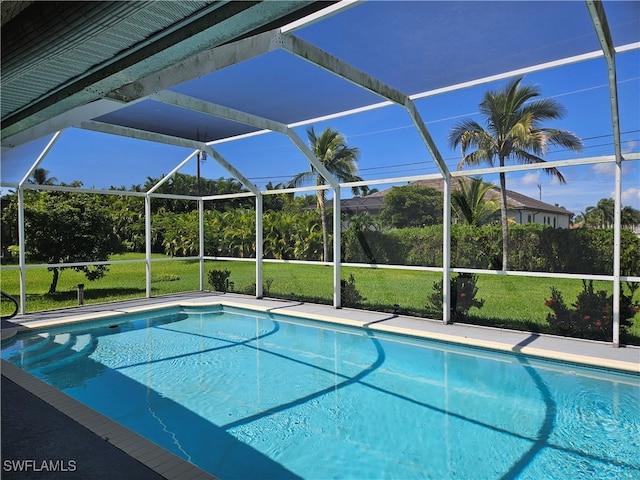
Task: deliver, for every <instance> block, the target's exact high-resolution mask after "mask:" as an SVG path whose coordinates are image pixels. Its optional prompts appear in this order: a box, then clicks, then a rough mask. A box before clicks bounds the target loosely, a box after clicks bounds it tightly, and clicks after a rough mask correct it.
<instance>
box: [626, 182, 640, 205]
mask: <svg viewBox="0 0 640 480" xmlns="http://www.w3.org/2000/svg"><path fill="white" fill-rule="evenodd" d="M622 205H628V206H630V207H633V208H636V209H639V208H640V188H635V187H631V188H627V189H626V190H624V191H623V192H622Z"/></svg>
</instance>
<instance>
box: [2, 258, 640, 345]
mask: <svg viewBox="0 0 640 480" xmlns="http://www.w3.org/2000/svg"><path fill="white" fill-rule="evenodd" d="M154 258H157V259H162V258H166V257H164V256H163V255H154ZM112 259H113V260H125V259H126V260H131V259H144V255H143V254H126V255H116V256H114V257H112ZM212 269H218V270H230V271H231V276H230V278H229V280H230V281H231V282H233V290H234V291H236V292H241V293H248V294H252V293H253V292H254V288H255V265H254V263H253V262H240V261H224V262H222V261H207V262H206V263H205V272H207V271H209V270H212ZM350 274H353V276H354V278H355V281H356V284H355V285H356V288H357V289H358V291H359V292H360V293H361V294H362V296H363V297H364V298H365V300H364V301H363V303H362V305H361V307H362V308H367V309H371V310H378V311H388V312H392V311H394V308H398V310H399V311H400V312H401V313H405V314H410V315H417V316H423V317H428V316H431V317H433V316H435V315H437V312H434V311H433V309H432V308H429V307H428V306H427V305H426V304H427V296H428V295H429V294H430V293H431V292H432V291H433V290H432V287H433V284H434V283H435V282H437V281H438V280H439V279H440V277H441V276H440V274H439V273H433V272H419V271H402V270H388V269H366V268H356V267H343V269H342V278H344V279H347V278H348V277H349V275H350ZM205 278H206V276H205ZM332 279H333V268H332V267H327V266H322V265H297V264H273V263H265V264H264V271H263V281H264V293H265V296H270V297H276V298H286V299H295V300H300V301H308V302H316V303H326V304H331V303H332V299H333V287H332ZM50 282H51V273H50V272H49V271H47V270H46V269H29V270H27V292H28V293H27V311H29V312H34V311H39V310H49V309H54V308H61V307H71V306H74V305H77V291H76V290H77V285H78V284H79V283H84V284H85V292H84V299H85V303H86V304H91V303H101V302H106V301H116V300H125V299H132V298H144V296H145V265H144V263H140V264H137V263H136V264H118V265H112V266H111V267H110V271H109V273H108V274H107V275H106V276H105V277H104V278H102V279H100V280H97V281H94V282H89V281H87V280H86V278H85V277H84V275H83V274H82V273H78V272H75V271H73V270H64V271H63V272H62V273H61V275H60V280H59V283H58V292H57V293H55V294H53V295H49V294H47V291H48V289H49V284H50ZM199 285H200V283H199V266H198V262H197V261H192V260H172V261H164V262H161V261H158V262H153V263H152V277H151V292H152V295H164V294H170V293H179V292H186V291H195V290H198V289H199ZM0 286H1V288H2V290H3V291H5V292H9V293H11V294H13V295H15V296H17V295H18V293H19V290H20V287H19V274H18V271H17V270H6V269H2V276H1V277H0ZM477 286H478V297H480V298H483V299H484V300H485V304H484V307H483V308H482V309H481V310H478V309H475V308H473V309H471V311H470V312H469V319H468V321H469V322H470V323H479V324H485V325H486V324H491V325H496V326H503V327H506V328H516V329H523V330H529V331H540V332H545V331H548V325H547V322H546V316H547V314H548V313H549V312H550V310H549V309H548V308H547V307H545V305H544V302H545V300H546V299H548V298H549V297H550V288H551V287H552V286H555V287H556V288H557V289H559V290H560V291H561V292H562V294H563V296H564V298H565V299H566V300H567V304H570V303H572V302H574V301H575V298H576V295H577V294H578V293H579V292H580V290H581V289H582V283H581V281H580V280H571V279H548V278H531V277H514V276H502V275H479V279H478V284H477ZM594 286H596V288H597V289H604V290H607V291H610V290H611V283H610V282H594ZM210 288H211V287H210V286H209V285H208V284H206V280H205V289H210ZM636 295H637V296H640V292H637V294H636ZM394 305H397V307H394ZM9 310H10V305H7V302H2V312H3V314H7V313H8V311H9ZM639 317H640V315H637V316H636V322H635V324H634V326H633V327H632V328H631V330H630V332H629V333H630V335H629V336H628V338H626V341H628V342H630V343H635V344H640V320H639Z"/></svg>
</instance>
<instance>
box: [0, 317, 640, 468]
mask: <svg viewBox="0 0 640 480" xmlns="http://www.w3.org/2000/svg"><path fill="white" fill-rule="evenodd" d="M109 322H110V323H106V322H99V323H93V324H83V325H76V326H67V327H58V328H56V329H53V330H49V331H46V332H45V331H43V332H39V333H34V332H30V333H28V334H22V335H19V336H18V337H16V338H14V339H12V340H10V341H9V342H8V343H5V344H3V350H2V357H3V358H5V359H7V360H9V361H10V362H12V363H14V364H16V365H18V366H19V367H21V368H23V369H24V370H26V371H28V372H30V373H31V374H33V375H35V376H37V377H39V378H41V379H42V380H44V381H45V382H47V383H49V384H51V385H53V386H55V387H57V388H59V389H60V390H63V391H64V392H66V393H67V394H69V395H71V396H72V397H74V398H76V399H78V400H80V401H81V402H84V403H86V404H87V405H89V406H90V407H92V408H94V409H96V410H98V411H100V412H102V413H103V414H105V415H107V416H109V417H111V418H113V419H115V420H116V421H118V422H120V423H121V424H123V425H124V426H126V427H128V428H130V429H132V430H134V431H136V432H138V433H140V434H141V435H143V436H145V437H147V438H149V439H151V440H152V441H154V442H156V443H157V444H159V445H161V446H163V447H164V448H166V449H168V450H171V451H172V452H174V453H176V454H177V455H180V456H181V457H183V458H185V459H187V460H189V461H190V462H192V463H194V464H196V465H198V466H200V467H201V468H203V469H205V470H207V471H209V472H211V473H212V474H214V475H216V476H218V477H219V478H221V479H222V480H225V479H236V478H243V479H246V478H250V479H267V478H278V479H293V478H308V479H332V478H345V479H346V478H348V479H379V478H390V479H412V478H435V479H447V478H451V479H509V478H519V479H536V480H538V479H546V478H550V479H551V478H552V479H558V480H561V479H571V480H576V479H582V478H584V479H593V478H602V479H613V478H615V479H625V478H628V479H631V478H635V479H638V478H640V407H639V404H640V402H639V400H640V377H638V376H634V375H627V374H622V373H614V372H607V371H601V370H596V369H586V368H581V367H577V366H568V365H562V364H558V363H553V362H545V361H541V360H534V359H531V358H527V357H524V356H515V355H507V354H498V353H492V352H489V351H485V350H479V349H472V348H465V347H457V346H453V345H448V344H443V343H437V342H428V341H421V340H417V339H412V338H410V337H402V336H393V335H386V334H379V333H375V334H374V333H372V332H371V331H368V330H363V329H355V328H346V327H339V326H331V325H327V324H320V323H314V322H311V321H304V320H299V319H294V318H292V317H287V316H282V315H276V314H266V313H265V314H263V313H256V312H252V311H250V310H241V309H235V308H228V307H225V308H223V307H214V308H208V309H195V308H192V309H178V308H175V309H170V310H165V311H161V312H155V313H152V314H136V315H134V316H128V317H122V318H118V320H117V321H116V320H113V319H112V320H110V321H109Z"/></svg>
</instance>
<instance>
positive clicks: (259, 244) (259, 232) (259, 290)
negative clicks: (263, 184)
mask: <svg viewBox="0 0 640 480" xmlns="http://www.w3.org/2000/svg"><path fill="white" fill-rule="evenodd" d="M263 204H264V202H263V196H262V194H260V193H259V194H258V195H256V298H262V297H263V296H264V291H263V289H264V287H263V285H262V283H263V281H262V278H263V261H262V260H263V255H264V248H263V243H264V238H263V235H264V233H263V230H264V229H263V228H262V226H263V222H262V213H263Z"/></svg>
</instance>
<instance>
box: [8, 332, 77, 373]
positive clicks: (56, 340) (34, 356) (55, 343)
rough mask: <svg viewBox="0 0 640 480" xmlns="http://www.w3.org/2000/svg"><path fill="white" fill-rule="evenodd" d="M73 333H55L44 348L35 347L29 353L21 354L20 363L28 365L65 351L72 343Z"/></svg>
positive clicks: (24, 365)
mask: <svg viewBox="0 0 640 480" xmlns="http://www.w3.org/2000/svg"><path fill="white" fill-rule="evenodd" d="M72 338H73V337H72V335H71V334H70V333H61V334H58V335H53V336H52V338H51V341H50V342H47V343H46V344H45V345H43V346H42V348H38V349H34V350H32V351H31V352H29V353H28V354H27V355H21V358H20V360H19V362H18V365H20V366H23V367H27V366H30V365H35V364H37V363H40V362H43V361H45V360H47V359H48V358H50V357H53V356H54V355H57V354H58V353H60V352H63V351H64V350H65V349H67V348H68V347H69V346H70V345H69V344H70V342H71V339H72Z"/></svg>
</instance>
